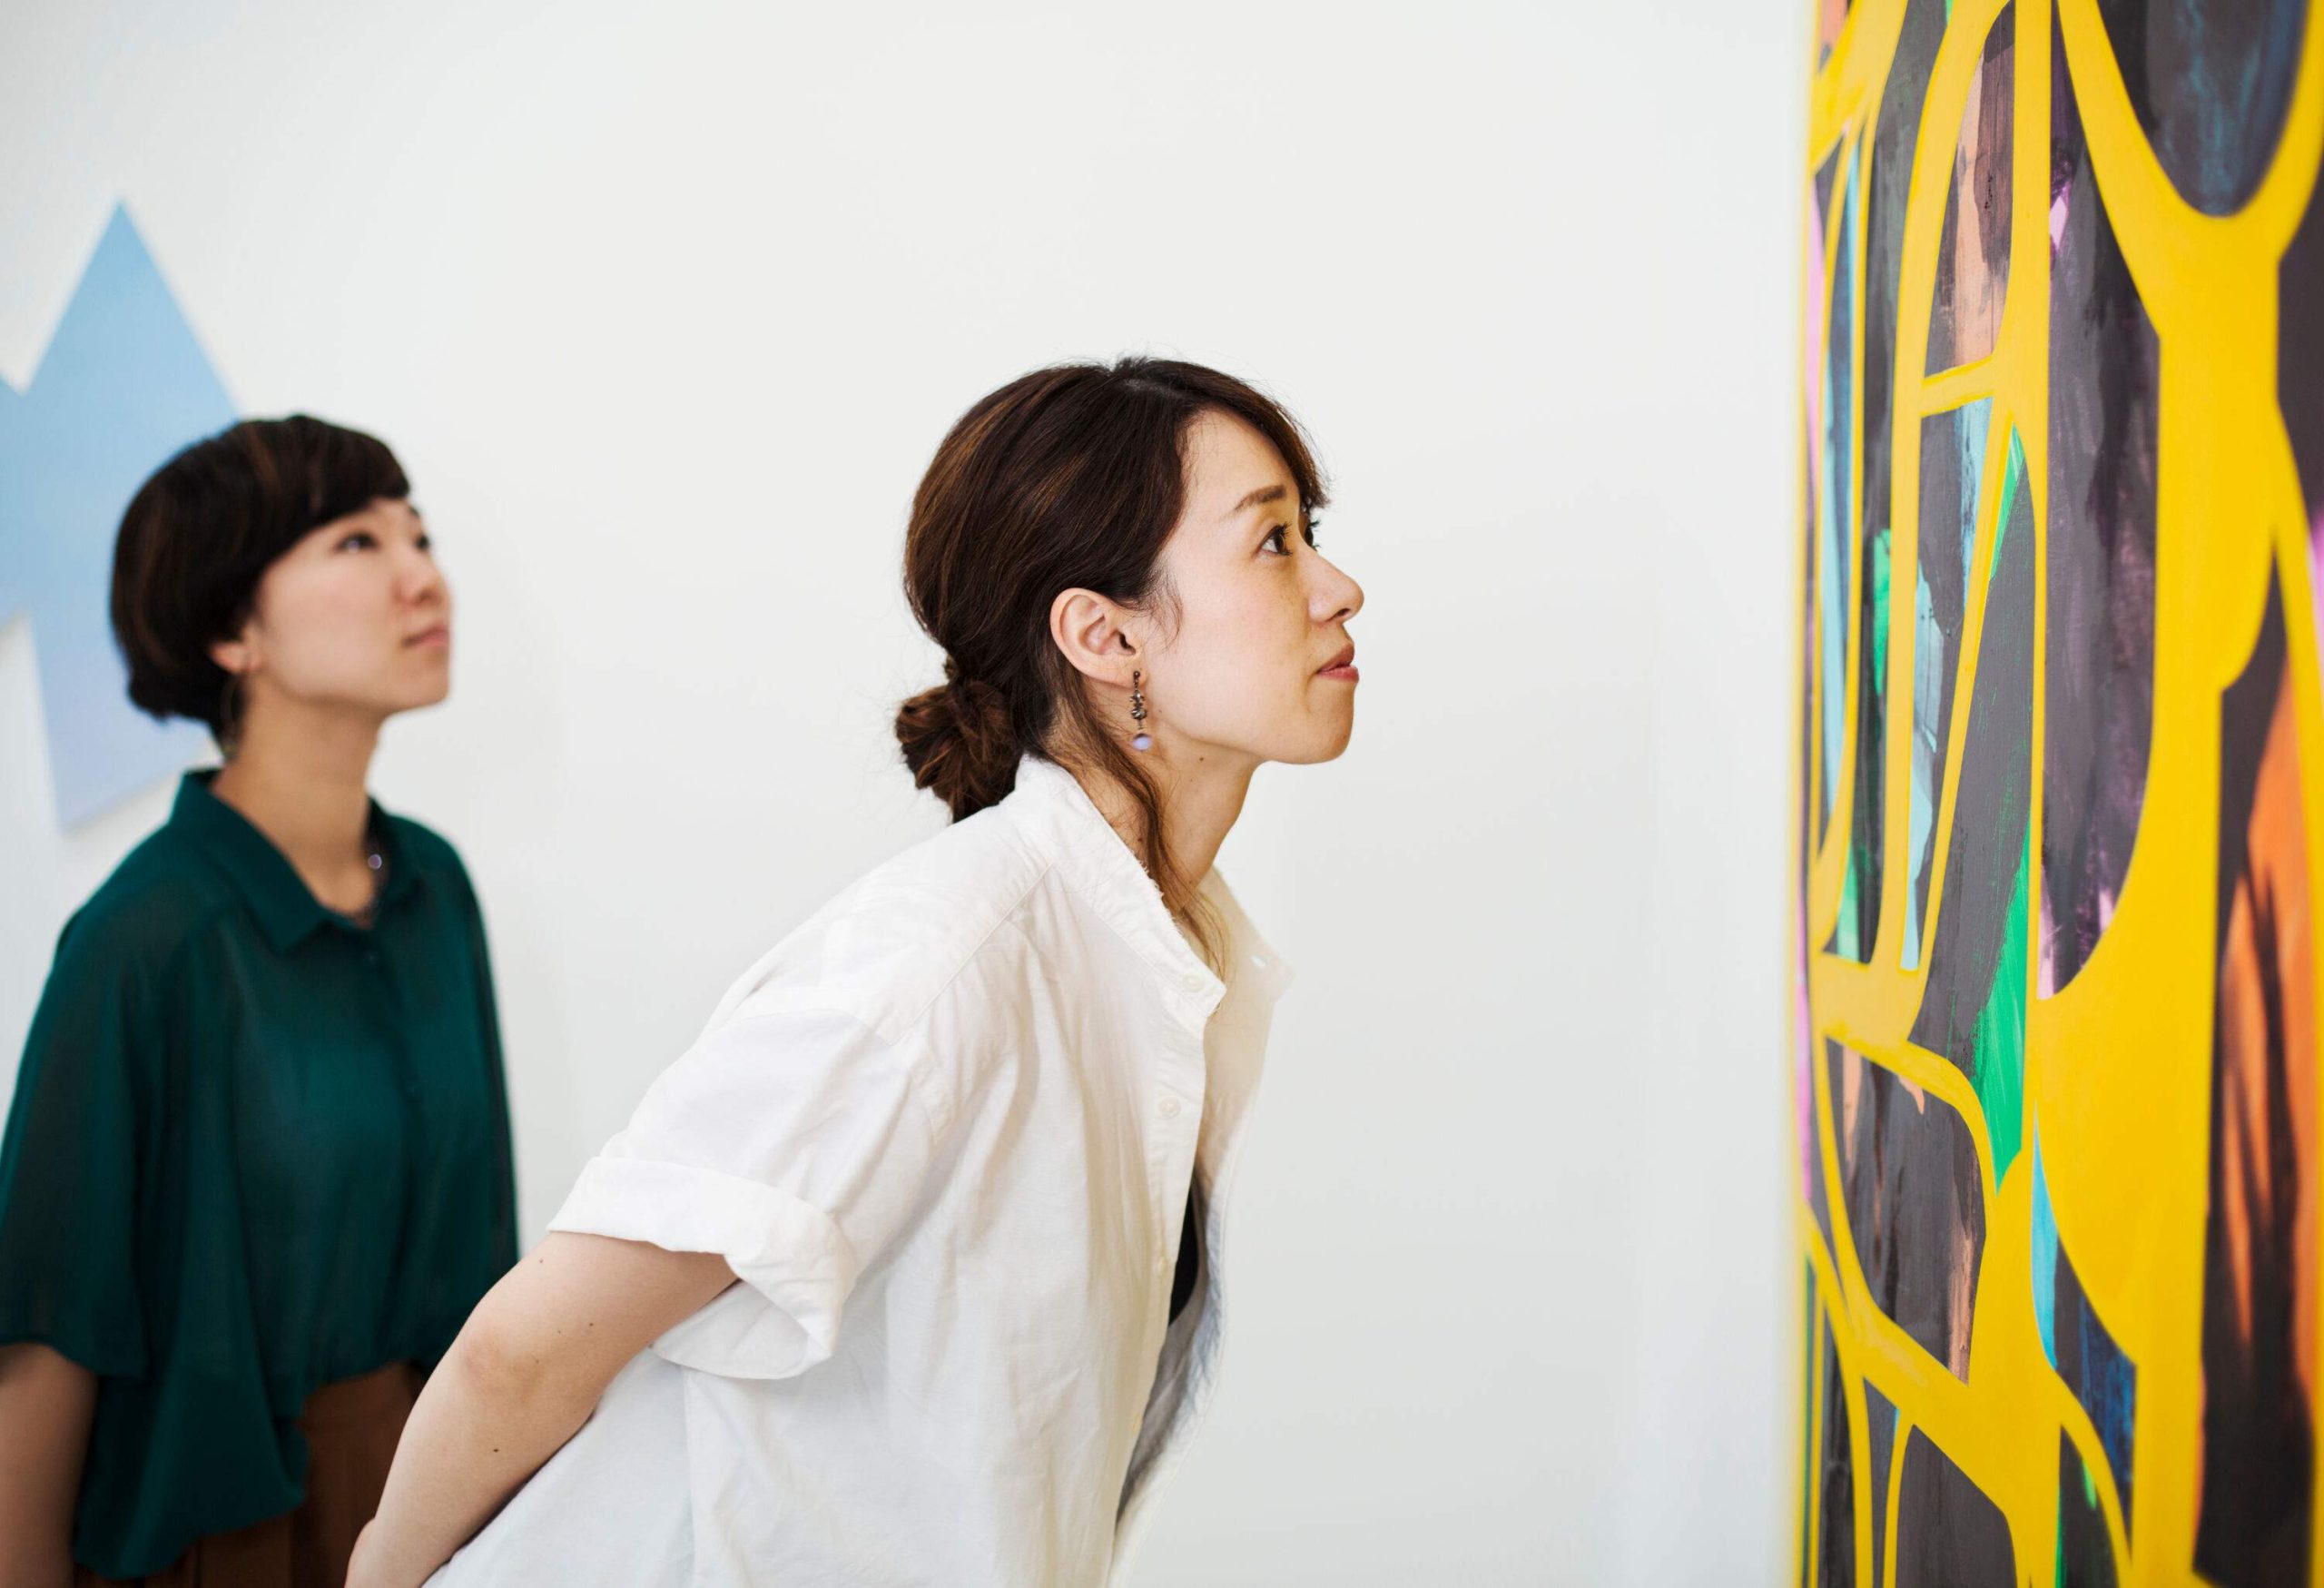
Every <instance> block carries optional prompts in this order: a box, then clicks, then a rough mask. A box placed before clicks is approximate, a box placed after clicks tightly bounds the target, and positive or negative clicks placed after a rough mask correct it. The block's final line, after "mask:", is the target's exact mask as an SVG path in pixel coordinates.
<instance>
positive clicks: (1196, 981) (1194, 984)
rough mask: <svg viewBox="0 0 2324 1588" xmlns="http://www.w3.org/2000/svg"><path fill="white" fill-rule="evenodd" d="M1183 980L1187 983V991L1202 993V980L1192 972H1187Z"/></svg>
mask: <svg viewBox="0 0 2324 1588" xmlns="http://www.w3.org/2000/svg"><path fill="white" fill-rule="evenodd" d="M1182 980H1183V981H1185V982H1186V987H1187V991H1189V992H1200V991H1202V978H1201V977H1199V976H1197V975H1196V974H1195V973H1194V972H1192V971H1189V972H1187V973H1186V975H1185V976H1184V977H1183V978H1182Z"/></svg>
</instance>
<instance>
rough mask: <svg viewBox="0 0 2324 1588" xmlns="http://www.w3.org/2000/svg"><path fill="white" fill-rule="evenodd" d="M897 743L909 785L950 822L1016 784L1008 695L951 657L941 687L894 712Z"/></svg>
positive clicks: (1013, 731) (1013, 722) (996, 800)
mask: <svg viewBox="0 0 2324 1588" xmlns="http://www.w3.org/2000/svg"><path fill="white" fill-rule="evenodd" d="M896 742H897V743H898V744H899V745H901V746H902V747H903V754H904V764H905V765H906V766H908V767H910V768H911V780H912V783H913V784H914V786H916V787H919V788H924V789H931V790H933V791H934V792H935V794H936V797H937V798H939V799H940V800H942V801H943V802H944V803H945V804H946V805H947V806H949V807H950V810H951V812H952V818H953V820H955V821H958V820H960V818H961V817H962V816H965V815H968V814H970V813H971V812H974V811H978V810H981V809H982V808H983V807H985V806H986V805H990V804H998V803H999V802H1000V800H1001V799H1002V798H1003V797H1004V796H1005V795H1006V794H1008V793H1009V788H1010V787H1011V785H1013V784H1015V783H1016V781H1017V761H1018V756H1019V746H1018V741H1017V725H1016V720H1015V717H1014V715H1013V714H1012V713H1011V711H1010V709H1009V696H1008V695H1005V694H1003V693H1002V692H1001V690H1000V688H999V687H998V686H995V685H993V684H991V683H990V682H988V681H987V680H985V679H982V678H977V677H971V676H968V675H966V674H964V673H963V672H962V671H961V670H960V664H959V663H958V662H956V661H954V660H952V659H951V658H950V657H947V658H946V659H945V663H944V682H943V683H941V684H940V685H938V686H936V687H935V688H933V689H923V690H921V692H920V693H919V694H918V695H913V696H912V697H911V699H909V700H907V701H905V702H904V703H903V705H901V706H899V707H898V708H897V710H896Z"/></svg>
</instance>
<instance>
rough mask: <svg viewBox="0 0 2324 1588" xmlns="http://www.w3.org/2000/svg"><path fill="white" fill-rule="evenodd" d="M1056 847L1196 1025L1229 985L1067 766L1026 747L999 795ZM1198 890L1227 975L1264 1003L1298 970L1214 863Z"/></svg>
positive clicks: (1170, 1000) (1168, 997)
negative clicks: (1223, 935) (1221, 943)
mask: <svg viewBox="0 0 2324 1588" xmlns="http://www.w3.org/2000/svg"><path fill="white" fill-rule="evenodd" d="M1000 809H1002V810H1004V811H1007V812H1008V813H1009V815H1010V816H1011V817H1013V818H1014V819H1015V820H1016V821H1017V822H1018V823H1019V824H1020V825H1021V826H1022V827H1023V828H1024V829H1025V830H1027V831H1028V832H1029V833H1031V834H1032V835H1033V836H1034V837H1035V838H1037V839H1038V840H1040V841H1042V842H1043V843H1045V845H1046V846H1047V847H1048V848H1049V850H1050V852H1051V853H1053V854H1055V856H1056V857H1057V859H1058V861H1059V864H1060V866H1061V867H1062V869H1063V870H1064V871H1065V873H1066V874H1067V875H1068V879H1069V880H1070V881H1071V882H1072V883H1074V884H1075V885H1076V886H1077V889H1078V892H1079V893H1081V894H1082V896H1083V897H1084V898H1086V899H1087V900H1088V902H1089V903H1090V905H1091V906H1092V907H1093V908H1095V909H1096V910H1097V912H1098V914H1099V915H1100V916H1101V917H1102V918H1103V919H1104V920H1105V922H1107V924H1108V925H1109V926H1111V927H1112V928H1113V929H1114V930H1115V931H1116V932H1118V933H1119V934H1120V935H1121V937H1122V938H1123V940H1124V941H1125V942H1128V944H1129V946H1130V947H1131V948H1132V949H1133V950H1134V951H1136V952H1137V955H1138V957H1139V958H1140V959H1142V960H1144V961H1145V962H1146V963H1147V968H1148V969H1149V970H1150V971H1151V972H1153V974H1154V979H1155V983H1156V986H1157V988H1158V990H1159V991H1160V992H1161V995H1162V998H1163V1000H1164V1001H1165V1002H1167V1004H1169V1005H1170V1007H1171V1008H1173V1009H1175V1010H1177V1011H1179V1012H1180V1013H1181V1014H1182V1015H1184V1016H1186V1017H1187V1018H1188V1019H1189V1020H1190V1021H1193V1022H1194V1023H1197V1024H1198V1023H1200V1022H1201V1021H1205V1020H1207V1019H1208V1018H1209V1015H1210V1012H1211V1011H1212V1010H1214V1009H1216V1007H1217V1006H1218V1003H1219V1001H1220V1000H1221V999H1222V998H1224V997H1225V996H1226V989H1227V983H1226V981H1222V980H1220V978H1219V977H1218V975H1217V974H1216V972H1213V971H1212V970H1211V968H1210V967H1209V966H1208V965H1206V964H1205V963H1204V962H1203V961H1202V957H1201V956H1200V955H1199V954H1197V953H1196V952H1195V949H1194V945H1193V944H1192V943H1191V942H1188V941H1187V936H1186V933H1185V932H1183V931H1181V930H1180V928H1179V926H1178V923H1177V920H1176V918H1174V917H1173V916H1172V915H1171V913H1170V908H1169V906H1168V905H1167V903H1165V902H1163V898H1162V890H1161V888H1160V887H1159V886H1157V884H1156V883H1155V881H1154V879H1153V878H1152V877H1151V876H1149V875H1147V871H1146V868H1145V867H1144V866H1143V865H1141V864H1139V863H1138V860H1137V855H1136V854H1135V853H1132V851H1131V849H1130V847H1129V845H1128V844H1127V843H1123V842H1122V837H1121V834H1120V833H1117V832H1115V831H1114V827H1113V824H1112V823H1110V822H1108V821H1107V820H1106V817H1105V814H1104V813H1103V812H1102V811H1100V810H1098V806H1097V804H1096V802H1094V801H1093V800H1091V799H1090V797H1089V794H1088V790H1086V789H1084V788H1083V787H1082V786H1081V782H1080V780H1079V779H1078V778H1077V777H1075V776H1074V775H1073V774H1072V773H1070V772H1068V771H1067V770H1066V769H1065V768H1064V767H1062V766H1060V765H1059V764H1057V763H1056V762H1054V761H1048V760H1044V759H1042V758H1041V757H1040V756H1039V755H1036V754H1034V753H1033V752H1031V751H1027V752H1025V753H1024V754H1023V755H1022V756H1021V757H1020V758H1019V761H1018V763H1017V784H1016V787H1015V788H1014V789H1013V790H1011V791H1010V793H1009V795H1008V796H1007V797H1006V798H1005V799H1003V800H1002V801H1001V802H1000ZM1196 891H1197V892H1198V893H1200V894H1201V895H1202V896H1203V897H1204V898H1206V899H1207V900H1209V901H1210V902H1211V903H1212V904H1213V905H1215V906H1216V908H1217V910H1218V913H1219V916H1220V919H1221V920H1222V921H1224V922H1225V923H1226V928H1227V956H1226V963H1227V970H1228V973H1229V975H1230V977H1233V978H1235V979H1236V980H1238V981H1239V980H1242V979H1243V978H1245V977H1246V976H1247V977H1248V978H1249V979H1250V981H1252V983H1253V984H1254V985H1255V986H1256V987H1257V988H1258V990H1259V991H1261V992H1262V993H1263V995H1264V996H1265V998H1266V999H1267V1001H1270V1002H1272V1001H1274V1000H1275V999H1276V998H1279V997H1281V996H1282V994H1283V991H1284V989H1285V988H1286V987H1288V986H1289V985H1290V984H1291V981H1292V978H1293V976H1294V974H1295V972H1294V971H1293V969H1292V967H1291V966H1290V965H1289V964H1287V963H1286V962H1285V961H1284V958H1283V956H1282V955H1281V954H1279V953H1277V952H1275V947H1274V945H1273V944H1271V943H1269V942H1267V941H1266V940H1265V938H1264V937H1262V936H1260V935H1259V932H1258V929H1257V928H1256V925H1254V924H1253V922H1252V921H1251V918H1250V917H1249V916H1248V915H1247V914H1246V913H1245V912H1244V911H1243V907H1242V904H1241V902H1239V901H1238V900H1236V897H1235V894H1234V893H1233V891H1232V890H1231V889H1229V888H1228V887H1227V885H1226V877H1225V876H1224V875H1223V874H1221V873H1220V872H1219V869H1218V867H1217V865H1216V863H1214V864H1213V865H1212V866H1211V868H1210V869H1209V870H1208V871H1207V872H1206V873H1203V878H1202V881H1201V882H1200V883H1198V884H1197V885H1196Z"/></svg>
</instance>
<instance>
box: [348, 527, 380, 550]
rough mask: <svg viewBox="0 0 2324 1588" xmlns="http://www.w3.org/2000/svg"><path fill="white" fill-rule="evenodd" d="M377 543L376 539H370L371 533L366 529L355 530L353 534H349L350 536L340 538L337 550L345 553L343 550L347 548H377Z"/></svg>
mask: <svg viewBox="0 0 2324 1588" xmlns="http://www.w3.org/2000/svg"><path fill="white" fill-rule="evenodd" d="M377 545H379V541H377V540H376V539H374V538H372V536H371V532H370V531H369V530H368V529H358V530H356V531H355V532H354V533H353V534H351V535H348V536H344V537H342V538H340V543H339V549H340V550H341V551H345V550H346V549H347V548H348V547H350V546H356V547H366V548H368V547H374V546H377Z"/></svg>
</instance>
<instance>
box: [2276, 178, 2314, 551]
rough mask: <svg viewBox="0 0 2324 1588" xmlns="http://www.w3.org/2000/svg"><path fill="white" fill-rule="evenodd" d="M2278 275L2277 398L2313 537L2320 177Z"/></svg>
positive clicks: (2285, 253) (2286, 250) (2310, 533)
mask: <svg viewBox="0 0 2324 1588" xmlns="http://www.w3.org/2000/svg"><path fill="white" fill-rule="evenodd" d="M2276 279H2277V285H2278V287H2279V289H2280V294H2281V295H2280V299H2279V303H2280V318H2279V320H2278V321H2277V338H2278V340H2277V357H2276V399H2277V401H2278V402H2280V404H2281V405H2282V407H2283V412H2284V428H2285V429H2287V430H2288V431H2290V434H2291V451H2292V457H2293V458H2294V459H2297V460H2298V461H2299V489H2300V496H2301V498H2303V500H2304V501H2305V502H2306V504H2307V508H2308V527H2309V536H2310V537H2311V539H2312V538H2313V537H2314V535H2315V530H2316V523H2317V520H2318V518H2324V180H2319V182H2318V183H2317V186H2316V191H2315V192H2314V193H2312V194H2311V195H2309V201H2308V213H2307V214H2305V215H2303V216H2302V217H2300V222H2299V231H2298V232H2294V233H2293V234H2292V240H2291V246H2290V247H2289V248H2287V249H2285V250H2284V260H2283V265H2282V268H2281V269H2280V271H2279V272H2278V274H2277V278H2276Z"/></svg>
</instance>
